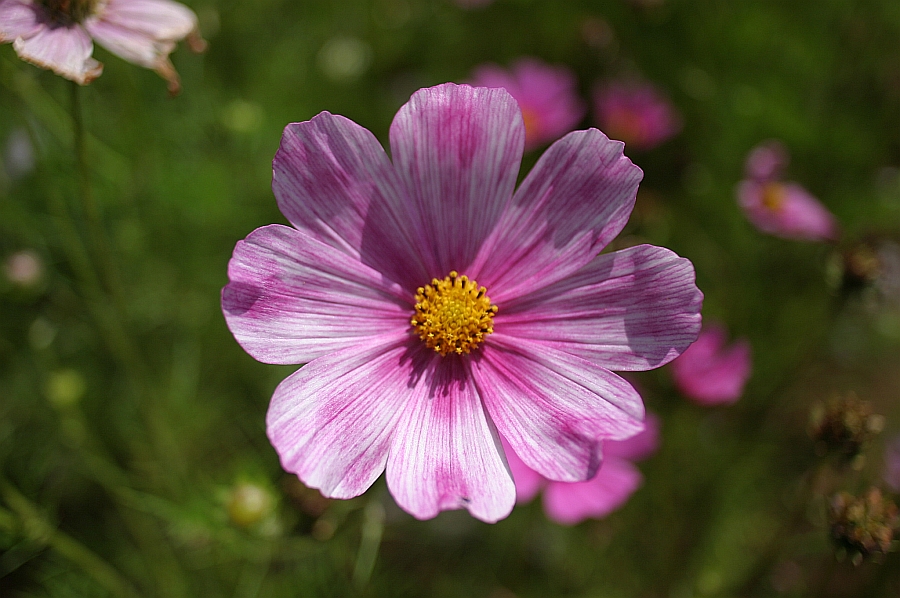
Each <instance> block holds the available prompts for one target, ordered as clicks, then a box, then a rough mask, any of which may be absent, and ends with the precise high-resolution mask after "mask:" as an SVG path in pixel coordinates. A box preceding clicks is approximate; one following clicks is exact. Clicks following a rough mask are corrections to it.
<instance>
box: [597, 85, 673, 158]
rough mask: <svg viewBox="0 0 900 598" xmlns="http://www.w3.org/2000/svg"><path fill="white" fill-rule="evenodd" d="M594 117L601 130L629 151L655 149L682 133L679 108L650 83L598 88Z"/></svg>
mask: <svg viewBox="0 0 900 598" xmlns="http://www.w3.org/2000/svg"><path fill="white" fill-rule="evenodd" d="M594 114H595V116H596V118H597V122H598V123H599V124H600V128H601V129H602V130H603V131H604V132H606V134H607V135H609V136H610V138H612V139H620V140H622V141H624V142H625V145H626V147H628V148H629V149H636V150H649V149H653V148H654V147H656V146H658V145H660V144H661V143H663V142H664V141H666V140H668V139H669V138H671V137H673V136H674V135H675V134H676V133H678V132H679V131H680V130H681V117H680V116H679V115H678V113H677V112H676V111H675V108H674V107H673V106H672V104H671V103H670V102H669V100H668V99H666V97H665V96H663V95H662V93H660V91H659V90H657V89H656V87H654V86H653V85H651V84H649V83H638V82H635V81H616V82H613V83H608V84H606V85H601V86H597V87H596V88H595V89H594Z"/></svg>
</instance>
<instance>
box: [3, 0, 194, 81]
mask: <svg viewBox="0 0 900 598" xmlns="http://www.w3.org/2000/svg"><path fill="white" fill-rule="evenodd" d="M185 37H187V38H188V45H189V46H190V47H191V48H192V49H194V50H196V51H200V50H202V49H203V48H204V47H205V42H204V41H203V39H202V38H201V37H200V34H199V32H198V30H197V15H195V14H194V12H193V11H191V10H190V9H189V8H188V7H186V6H184V5H183V4H179V3H178V2H173V1H172V0H0V43H8V42H12V44H13V48H14V49H15V51H16V54H18V56H19V58H21V59H22V60H25V61H27V62H30V63H32V64H35V65H37V66H39V67H41V68H45V69H49V70H51V71H53V72H54V73H56V74H57V75H60V76H62V77H65V78H66V79H70V80H72V81H75V82H76V83H79V84H81V85H86V84H88V83H90V82H91V81H93V80H94V79H96V78H97V77H99V76H100V74H101V73H102V72H103V65H102V64H100V63H99V62H97V61H96V60H95V59H94V58H93V57H92V54H93V51H94V45H93V43H92V41H91V40H92V38H93V39H94V40H96V41H97V43H99V44H100V45H101V46H103V47H104V48H106V49H107V50H109V51H110V52H112V53H113V54H116V55H117V56H120V57H122V58H124V59H125V60H127V61H129V62H133V63H134V64H137V65H140V66H143V67H146V68H149V69H153V70H154V71H156V72H157V73H159V75H160V76H161V77H163V78H164V79H165V80H166V81H167V82H168V84H169V92H170V93H172V94H176V93H178V92H179V91H180V89H181V84H180V81H179V79H178V73H177V72H175V68H174V67H173V66H172V63H171V61H170V60H169V54H171V53H172V51H173V50H174V49H175V44H176V42H178V41H179V40H181V39H184V38H185Z"/></svg>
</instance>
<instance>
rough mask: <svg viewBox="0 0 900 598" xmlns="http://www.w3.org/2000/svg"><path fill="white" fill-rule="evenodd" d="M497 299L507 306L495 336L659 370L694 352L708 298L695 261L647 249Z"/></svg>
mask: <svg viewBox="0 0 900 598" xmlns="http://www.w3.org/2000/svg"><path fill="white" fill-rule="evenodd" d="M479 282H481V280H479ZM488 289H489V290H490V287H488ZM491 299H492V300H494V301H495V302H496V303H497V304H498V305H499V306H500V311H499V312H498V314H497V316H496V317H495V318H494V330H495V331H502V332H503V333H504V334H507V335H510V336H514V337H516V338H527V339H533V340H538V341H542V342H547V343H552V344H553V346H554V347H556V348H558V349H562V350H563V351H566V352H568V353H571V354H573V355H577V356H579V357H582V358H584V359H588V360H591V361H595V362H597V363H598V364H599V365H601V366H603V367H605V368H608V369H611V370H616V371H623V370H625V371H633V370H647V369H651V368H655V367H659V366H661V365H663V364H665V363H668V362H669V361H671V360H672V359H674V358H675V357H677V356H678V355H679V354H681V352H683V351H684V350H685V349H687V347H688V346H689V345H690V344H691V343H692V342H693V341H694V340H695V339H696V338H697V334H698V333H699V331H700V308H701V306H702V302H703V294H702V293H701V292H700V290H699V289H698V288H697V286H696V284H695V283H694V267H693V265H692V264H691V262H690V261H689V260H687V259H685V258H681V257H678V256H677V255H676V254H675V253H673V252H671V251H669V250H668V249H664V248H662V247H654V246H653V245H639V246H636V247H630V248H628V249H625V250H622V251H616V252H613V253H607V254H603V255H599V256H597V257H596V259H594V260H593V261H592V262H591V263H590V264H588V265H587V266H586V267H585V268H582V269H581V270H580V271H579V272H577V273H575V274H573V275H571V276H569V277H568V278H566V279H564V280H561V281H559V282H557V283H556V284H553V285H551V286H548V287H545V288H543V289H541V290H540V291H538V292H536V293H531V294H529V295H525V296H523V297H521V298H519V299H516V300H513V301H510V302H508V303H506V304H504V303H502V302H501V301H500V300H497V299H494V295H493V293H491Z"/></svg>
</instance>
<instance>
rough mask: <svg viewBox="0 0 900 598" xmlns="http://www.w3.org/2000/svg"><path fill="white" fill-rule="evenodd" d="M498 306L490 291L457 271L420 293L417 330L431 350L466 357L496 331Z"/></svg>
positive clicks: (421, 289)
mask: <svg viewBox="0 0 900 598" xmlns="http://www.w3.org/2000/svg"><path fill="white" fill-rule="evenodd" d="M496 314H497V306H496V305H492V304H491V300H490V298H489V297H488V296H487V289H486V288H484V287H479V286H478V283H477V282H475V281H474V280H469V278H468V277H467V276H460V275H459V274H458V273H457V272H456V271H452V272H450V275H449V276H447V277H445V278H444V279H443V280H438V279H437V278H434V279H432V280H431V284H428V285H425V286H424V287H419V288H418V289H417V290H416V314H415V315H414V316H413V318H412V321H411V323H412V325H413V328H415V330H416V334H418V335H419V338H421V339H422V340H423V341H425V345H426V346H427V347H428V348H429V349H434V350H435V351H437V352H438V353H440V354H441V355H449V354H451V353H456V354H457V355H466V354H468V353H469V352H470V351H471V350H472V349H474V348H475V347H477V346H478V345H479V344H481V342H482V341H484V337H485V336H487V335H488V334H490V333H492V332H493V331H494V316H495V315H496Z"/></svg>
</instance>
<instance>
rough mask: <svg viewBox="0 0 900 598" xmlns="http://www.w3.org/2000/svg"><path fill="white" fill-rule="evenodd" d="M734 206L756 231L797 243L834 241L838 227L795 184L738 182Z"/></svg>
mask: <svg viewBox="0 0 900 598" xmlns="http://www.w3.org/2000/svg"><path fill="white" fill-rule="evenodd" d="M737 195H738V204H739V205H740V206H741V208H742V209H743V211H744V214H745V215H746V216H747V219H748V220H750V222H752V223H753V224H754V225H755V226H756V227H757V228H758V229H759V230H761V231H763V232H764V233H769V234H770V235H776V236H779V237H783V238H785V239H796V240H800V241H835V240H837V238H838V236H839V233H840V226H839V225H838V222H837V220H836V219H835V217H834V215H833V214H832V213H831V212H829V211H828V208H826V207H825V206H824V205H822V203H821V202H820V201H819V200H818V199H816V198H815V197H813V196H812V195H810V193H809V192H808V191H807V190H806V189H804V188H803V187H801V186H800V185H798V184H796V183H779V182H772V181H768V182H766V181H764V182H759V181H754V180H750V179H747V180H744V181H741V182H740V184H739V185H738V189H737Z"/></svg>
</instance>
